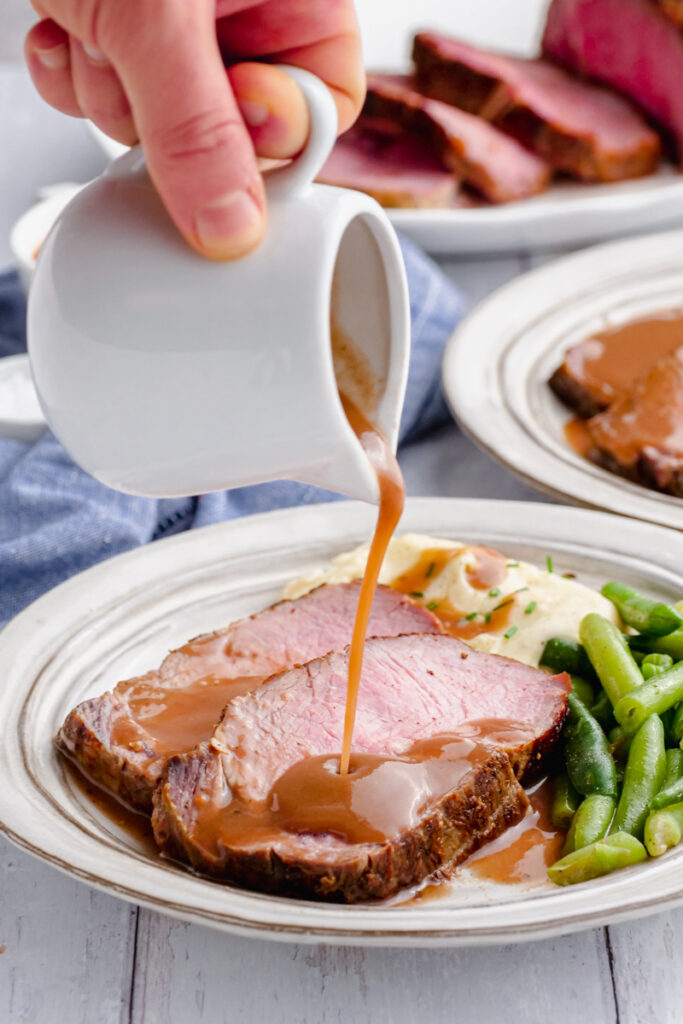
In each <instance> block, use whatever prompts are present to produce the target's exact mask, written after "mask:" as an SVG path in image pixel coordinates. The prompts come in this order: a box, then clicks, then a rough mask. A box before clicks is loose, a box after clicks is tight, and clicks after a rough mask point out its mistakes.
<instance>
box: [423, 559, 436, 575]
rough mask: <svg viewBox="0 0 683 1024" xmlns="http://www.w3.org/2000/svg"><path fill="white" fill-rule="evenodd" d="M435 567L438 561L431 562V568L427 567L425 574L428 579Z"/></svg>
mask: <svg viewBox="0 0 683 1024" xmlns="http://www.w3.org/2000/svg"><path fill="white" fill-rule="evenodd" d="M435 569H436V562H430V563H429V568H428V569H427V572H426V573H425V576H426V577H427V579H429V577H430V576H431V575H432V573H433V572H434V570H435Z"/></svg>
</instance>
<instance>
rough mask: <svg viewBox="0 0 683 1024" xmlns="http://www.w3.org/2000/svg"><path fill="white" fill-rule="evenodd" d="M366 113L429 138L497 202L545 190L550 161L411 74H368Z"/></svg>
mask: <svg viewBox="0 0 683 1024" xmlns="http://www.w3.org/2000/svg"><path fill="white" fill-rule="evenodd" d="M363 109H364V114H365V115H366V116H368V117H372V118H383V119H385V120H387V121H390V122H393V123H394V124H396V125H398V126H400V127H403V128H405V129H406V130H407V131H408V132H409V133H410V134H412V135H414V136H416V137H417V138H420V139H423V140H424V141H425V142H426V143H427V144H428V145H429V146H430V148H431V149H432V150H433V152H434V153H435V154H437V155H438V156H439V158H440V159H441V161H442V162H443V164H444V166H446V167H448V168H450V169H451V170H452V171H454V172H455V174H456V175H457V177H458V178H462V179H463V181H465V182H467V183H468V184H469V185H472V186H473V187H474V188H476V189H477V190H478V191H479V192H481V194H482V195H483V196H485V198H486V199H489V200H490V201H491V202H493V203H507V202H509V201H511V200H514V199H524V198H526V197H527V196H531V195H535V194H536V193H538V192H542V191H543V189H544V188H545V187H546V186H547V184H548V181H549V178H550V166H549V165H548V163H547V162H546V161H545V160H542V159H541V158H540V157H537V156H535V155H534V154H533V153H531V152H529V150H527V149H525V148H524V147H523V146H521V145H520V144H519V143H518V142H517V141H516V140H515V139H512V138H510V137H509V136H507V135H505V134H504V133H503V132H501V131H499V130H498V129H497V128H495V127H494V126H493V125H491V124H489V123H488V122H487V121H484V120H483V118H481V117H475V116H473V115H471V114H468V113H466V112H464V111H462V110H458V109H457V108H456V107H453V106H451V105H450V104H448V103H442V102H441V101H440V100H434V99H429V98H427V97H425V96H422V95H421V94H420V93H419V92H417V91H416V89H415V86H414V84H413V82H412V80H411V79H410V78H409V77H408V76H407V75H379V74H371V75H368V91H367V96H366V100H365V107H364V108H363Z"/></svg>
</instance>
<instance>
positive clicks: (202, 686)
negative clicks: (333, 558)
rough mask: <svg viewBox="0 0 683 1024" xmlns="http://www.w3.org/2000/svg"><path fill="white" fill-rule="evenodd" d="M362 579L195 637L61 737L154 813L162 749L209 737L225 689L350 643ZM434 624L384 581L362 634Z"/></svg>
mask: <svg viewBox="0 0 683 1024" xmlns="http://www.w3.org/2000/svg"><path fill="white" fill-rule="evenodd" d="M359 586H360V584H358V583H348V584H347V583H342V584H336V585H327V586H323V587H319V588H318V589H317V590H314V591H312V592H311V593H310V594H307V595H305V596H304V597H300V598H299V599H298V600H296V601H282V602H280V603H279V604H276V605H274V606H273V607H272V608H268V609H266V610H265V611H262V612H259V613H258V614H257V615H253V616H251V617H250V618H247V619H242V620H240V621H239V622H235V623H233V624H232V625H231V626H228V627H227V629H224V630H220V631H218V632H216V633H210V634H207V635H204V636H200V637H197V638H196V639H195V640H192V641H190V643H188V644H186V645H185V646H184V647H181V648H180V649H179V650H177V651H173V652H172V653H171V654H169V655H168V657H167V658H166V659H165V661H164V662H163V664H162V665H161V667H160V668H159V669H157V670H155V671H152V672H148V673H147V674H146V675H144V676H139V677H136V678H134V679H128V680H125V681H123V682H121V683H119V684H118V686H117V687H116V688H115V689H114V691H113V692H110V693H105V694H104V695H103V696H102V697H95V698H93V699H91V700H87V701H84V702H83V703H82V704H79V706H78V707H77V708H76V709H75V710H74V711H72V712H71V714H70V715H69V716H68V717H67V719H66V721H65V722H64V725H63V726H62V728H61V730H60V732H59V736H58V739H57V742H58V744H59V746H60V747H61V748H62V750H63V751H64V752H65V753H66V754H67V755H68V756H69V757H71V758H72V759H73V760H75V761H76V762H77V764H79V765H80V766H81V768H82V769H83V770H84V771H85V772H86V773H87V774H88V775H90V776H91V777H92V778H93V779H94V780H95V781H96V782H98V783H99V784H100V785H101V786H104V787H105V788H107V789H109V790H111V791H112V792H113V793H115V794H116V795H117V796H118V797H120V798H121V799H123V800H125V801H126V802H127V803H130V804H132V805H133V806H134V807H136V808H138V809H140V810H143V811H147V812H151V809H152V791H153V789H154V786H155V784H156V781H157V779H158V778H159V774H160V772H161V769H162V767H163V764H164V762H165V760H166V758H168V757H169V756H171V755H172V754H179V753H183V752H185V751H188V750H191V749H192V748H193V747H195V746H196V745H197V744H198V743H200V742H201V741H202V740H204V739H208V738H209V737H210V736H211V733H212V731H213V729H214V727H215V725H216V724H217V722H218V721H219V719H220V715H221V711H222V709H223V706H224V705H225V703H226V702H227V701H228V700H229V699H230V698H232V697H234V696H235V695H237V694H239V693H245V692H248V691H250V690H253V689H255V688H256V687H258V686H260V685H261V683H262V682H263V680H264V679H265V678H267V677H268V676H270V675H272V674H273V673H274V672H277V671H280V670H282V669H283V668H288V667H291V666H293V665H296V664H300V663H303V662H306V661H309V660H310V659H311V658H315V657H319V656H320V655H322V654H326V653H327V652H328V651H331V650H335V649H339V648H341V647H344V646H345V644H346V643H348V641H349V639H350V636H351V630H352V626H353V620H354V616H355V612H356V604H357V601H358V591H359ZM441 631H442V626H441V625H440V624H439V622H438V620H437V619H436V618H435V617H434V616H433V615H432V614H431V613H430V612H429V611H427V610H426V609H425V608H423V607H421V606H420V605H418V604H416V603H415V602H414V601H411V600H410V598H406V597H405V596H403V595H401V594H399V593H397V592H396V591H395V590H392V589H391V588H389V587H378V588H377V593H376V596H375V600H374V603H373V606H372V614H371V617H370V623H369V626H368V635H369V636H373V635H377V634H378V633H379V634H381V635H384V636H393V635H395V634H399V633H419V632H435V633H438V632H441Z"/></svg>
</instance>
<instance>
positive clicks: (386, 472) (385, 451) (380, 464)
mask: <svg viewBox="0 0 683 1024" xmlns="http://www.w3.org/2000/svg"><path fill="white" fill-rule="evenodd" d="M340 397H341V400H342V405H343V407H344V412H345V413H346V417H347V419H348V421H349V423H350V424H351V427H352V429H353V431H354V433H355V434H356V436H357V437H358V440H359V441H360V443H361V445H362V447H363V450H364V452H365V454H366V456H367V458H368V461H369V462H370V465H371V466H372V468H373V469H374V471H375V473H376V474H377V481H378V483H379V492H380V503H379V513H378V515H377V525H376V527H375V533H374V536H373V538H372V542H371V544H370V551H369V553H368V560H367V565H366V567H365V574H364V576H363V582H362V584H361V589H360V595H359V597H358V610H357V612H356V620H355V622H354V625H353V635H352V637H351V650H350V652H349V684H348V691H347V696H346V710H345V714H344V740H343V743H342V751H341V760H340V762H339V770H340V772H341V774H342V775H344V774H346V772H348V770H349V758H350V755H351V740H352V738H353V726H354V722H355V719H356V705H357V703H358V687H359V685H360V674H361V670H362V668H363V650H364V647H365V634H366V633H367V629H368V621H369V619H370V610H371V608H372V599H373V597H374V594H375V590H376V589H377V580H378V578H379V572H380V569H381V568H382V562H383V561H384V556H385V554H386V550H387V547H388V546H389V541H390V540H391V538H392V536H393V533H394V530H395V529H396V526H397V525H398V521H399V519H400V518H401V513H402V512H403V504H404V502H405V486H404V484H403V476H402V475H401V470H400V468H399V465H398V462H397V461H396V458H395V456H394V453H393V452H392V450H391V448H390V447H389V445H388V443H387V442H386V441H385V440H384V438H383V437H382V436H381V435H380V434H379V432H378V431H377V430H375V428H374V427H373V426H372V424H371V423H370V422H369V421H368V420H367V419H366V418H365V416H364V415H363V414H362V413H361V412H360V410H359V409H357V408H356V406H355V405H354V404H353V402H352V401H351V400H350V399H349V398H346V397H345V396H344V395H340Z"/></svg>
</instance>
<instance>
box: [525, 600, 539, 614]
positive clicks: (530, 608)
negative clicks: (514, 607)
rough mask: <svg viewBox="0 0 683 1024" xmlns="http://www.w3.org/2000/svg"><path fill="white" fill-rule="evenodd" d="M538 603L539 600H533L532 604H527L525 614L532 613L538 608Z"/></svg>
mask: <svg viewBox="0 0 683 1024" xmlns="http://www.w3.org/2000/svg"><path fill="white" fill-rule="evenodd" d="M537 604H538V601H532V602H531V604H528V605H527V606H526V608H525V609H524V614H525V615H531V613H532V612H533V611H535V610H536V605H537Z"/></svg>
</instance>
